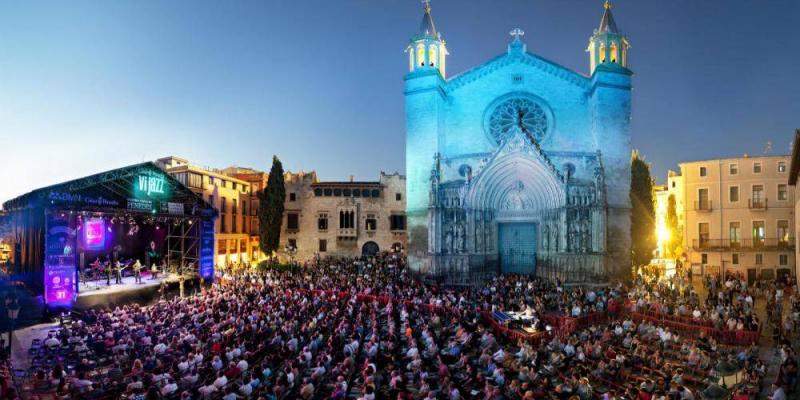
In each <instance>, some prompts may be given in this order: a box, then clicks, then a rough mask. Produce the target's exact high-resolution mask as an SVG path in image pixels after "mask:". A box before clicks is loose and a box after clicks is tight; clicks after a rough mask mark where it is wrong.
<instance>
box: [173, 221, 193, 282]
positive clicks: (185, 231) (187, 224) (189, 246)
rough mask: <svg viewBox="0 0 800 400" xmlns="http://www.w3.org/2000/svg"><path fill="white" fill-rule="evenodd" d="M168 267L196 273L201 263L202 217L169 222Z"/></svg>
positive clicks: (176, 271) (174, 270)
mask: <svg viewBox="0 0 800 400" xmlns="http://www.w3.org/2000/svg"><path fill="white" fill-rule="evenodd" d="M167 226H168V228H167V237H166V242H167V254H166V262H167V268H168V270H169V271H170V272H174V273H178V274H194V273H197V271H198V266H199V265H200V218H194V217H188V218H181V219H179V220H176V221H174V222H170V223H169V224H167Z"/></svg>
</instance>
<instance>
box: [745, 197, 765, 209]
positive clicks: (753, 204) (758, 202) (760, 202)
mask: <svg viewBox="0 0 800 400" xmlns="http://www.w3.org/2000/svg"><path fill="white" fill-rule="evenodd" d="M767 203H768V199H750V200H748V201H747V207H748V208H750V210H751V211H766V210H767Z"/></svg>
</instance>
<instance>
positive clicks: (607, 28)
mask: <svg viewBox="0 0 800 400" xmlns="http://www.w3.org/2000/svg"><path fill="white" fill-rule="evenodd" d="M603 7H604V8H605V11H604V12H603V18H602V19H601V20H600V26H599V27H598V28H597V29H596V30H595V31H594V34H593V35H592V37H591V38H590V39H589V48H587V49H586V51H587V52H589V73H590V74H594V71H595V69H597V67H598V66H600V65H606V66H610V67H614V66H621V67H624V68H628V49H629V48H630V43H628V38H627V37H625V36H624V35H622V34H621V33H619V29H618V28H617V23H616V22H615V21H614V16H613V15H612V14H611V3H610V2H609V1H608V0H606V2H605V4H604V5H603Z"/></svg>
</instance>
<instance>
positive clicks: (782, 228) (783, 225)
mask: <svg viewBox="0 0 800 400" xmlns="http://www.w3.org/2000/svg"><path fill="white" fill-rule="evenodd" d="M778 244H780V245H784V246H785V245H788V244H789V221H787V220H785V219H782V220H778Z"/></svg>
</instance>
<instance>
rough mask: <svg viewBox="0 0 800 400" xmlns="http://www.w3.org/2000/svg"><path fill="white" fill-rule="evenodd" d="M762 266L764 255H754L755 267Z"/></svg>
mask: <svg viewBox="0 0 800 400" xmlns="http://www.w3.org/2000/svg"><path fill="white" fill-rule="evenodd" d="M761 264H764V255H763V254H761V253H758V254H756V265H761Z"/></svg>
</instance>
